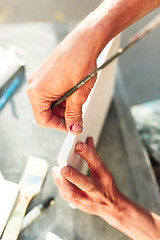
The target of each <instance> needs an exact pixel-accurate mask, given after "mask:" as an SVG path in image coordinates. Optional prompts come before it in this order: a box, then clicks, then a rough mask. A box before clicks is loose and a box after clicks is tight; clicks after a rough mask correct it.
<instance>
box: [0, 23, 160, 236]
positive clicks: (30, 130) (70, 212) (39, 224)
mask: <svg viewBox="0 0 160 240" xmlns="http://www.w3.org/2000/svg"><path fill="white" fill-rule="evenodd" d="M71 27H72V26H70V25H67V26H66V27H65V28H64V26H63V28H62V26H60V25H55V24H50V23H45V24H43V23H34V24H32V23H30V24H19V25H2V26H1V28H0V44H2V45H3V44H6V45H10V44H12V45H13V44H15V45H17V46H18V47H19V48H22V49H24V51H25V59H26V76H27V77H28V76H29V75H30V74H31V73H32V72H33V71H34V70H35V68H36V67H37V66H38V65H39V64H41V63H42V62H43V61H44V60H45V58H46V57H47V56H48V55H49V54H50V53H51V52H52V50H53V49H54V48H55V47H56V45H57V43H58V41H59V40H60V39H61V38H62V37H63V36H64V35H65V34H66V33H67V32H68V31H69V30H70V28H71ZM117 75H118V76H117V85H116V90H115V96H114V98H113V102H112V105H111V108H110V111H109V114H108V117H107V119H106V122H105V126H104V128H103V131H102V135H101V138H100V141H99V144H98V148H97V150H98V152H99V154H100V156H101V157H102V158H103V160H104V161H105V163H106V164H107V165H108V167H109V169H110V170H111V171H112V173H113V175H114V176H115V179H116V182H117V184H118V186H119V188H120V190H121V191H122V192H123V193H125V194H126V195H127V196H129V197H130V198H131V199H133V200H134V201H136V202H138V203H139V204H141V205H143V206H144V207H146V208H148V209H150V210H152V211H155V212H156V213H160V201H159V192H158V188H157V185H156V181H155V177H154V174H153V171H152V167H151V165H150V161H149V160H148V159H147V158H146V157H144V153H143V149H142V145H141V142H140V140H139V137H138V134H137V132H136V130H135V126H134V124H133V121H132V118H131V116H130V113H129V110H128V108H127V106H126V101H125V97H124V96H125V93H124V90H123V81H122V80H123V78H122V76H121V73H120V70H119V71H118V74H117ZM26 90H27V81H25V82H23V84H22V85H21V86H20V87H19V88H18V89H17V90H16V92H15V94H14V96H12V98H11V99H10V100H9V101H8V102H7V104H6V105H5V107H4V109H2V111H1V112H0V123H1V128H0V169H1V171H2V173H3V174H4V176H5V178H6V179H9V180H12V181H15V182H18V181H19V178H20V176H21V173H22V171H23V169H24V166H25V164H26V162H27V159H28V157H29V156H30V155H36V156H40V157H44V158H46V159H47V160H48V163H49V172H48V175H47V178H46V181H45V183H44V186H43V188H42V191H41V192H40V194H39V195H38V196H36V197H35V198H34V199H33V201H32V202H31V204H30V206H29V209H31V208H33V207H34V206H36V205H37V204H38V203H40V202H41V201H43V200H44V199H46V198H47V197H48V196H54V197H55V205H53V206H51V207H50V208H48V209H47V210H45V211H44V212H43V214H42V215H41V216H40V217H39V218H38V219H37V220H36V221H35V222H34V223H33V224H32V225H31V226H30V227H28V228H27V229H26V230H25V231H24V232H22V233H21V234H20V236H19V238H18V239H19V240H21V239H23V240H32V239H37V240H42V239H45V235H46V234H47V232H49V231H51V232H54V233H56V234H57V235H58V236H60V237H61V238H62V239H64V240H83V239H85V240H97V239H99V240H104V239H106V240H111V239H112V240H120V239H123V240H124V239H128V237H126V236H124V235H123V234H122V233H120V232H119V231H117V230H115V229H114V228H112V227H110V226H109V225H108V224H107V223H105V222H104V221H103V220H101V219H100V218H98V217H96V216H90V215H87V214H85V213H83V212H80V211H79V210H74V209H72V208H70V207H69V206H68V204H67V203H66V202H65V201H63V200H62V199H61V197H60V195H59V193H58V190H57V188H56V186H55V184H54V183H53V181H52V176H51V171H50V169H51V168H52V166H54V165H56V164H57V161H56V158H57V156H58V153H59V150H60V148H61V146H62V143H63V141H64V138H65V136H66V134H65V133H63V132H59V131H56V130H50V129H45V128H41V127H39V126H37V125H36V124H33V123H32V121H33V118H34V117H33V114H32V109H31V106H30V104H29V101H28V98H27V94H26Z"/></svg>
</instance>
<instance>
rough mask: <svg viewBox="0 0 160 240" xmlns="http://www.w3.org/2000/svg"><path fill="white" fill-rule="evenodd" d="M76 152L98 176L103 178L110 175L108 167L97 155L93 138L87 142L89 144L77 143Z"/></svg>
mask: <svg viewBox="0 0 160 240" xmlns="http://www.w3.org/2000/svg"><path fill="white" fill-rule="evenodd" d="M75 151H76V153H77V154H78V155H80V156H81V157H82V158H83V159H84V160H85V161H86V162H87V163H88V166H89V168H90V170H91V171H93V172H94V173H95V174H96V176H98V177H100V178H103V177H104V176H106V174H108V173H109V172H108V169H107V167H106V166H105V164H104V163H103V161H102V160H101V159H100V157H99V156H98V154H97V153H96V150H95V148H94V144H93V139H92V138H89V139H88V140H87V144H85V143H82V142H81V143H77V144H76V147H75Z"/></svg>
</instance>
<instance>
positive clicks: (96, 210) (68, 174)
mask: <svg viewBox="0 0 160 240" xmlns="http://www.w3.org/2000/svg"><path fill="white" fill-rule="evenodd" d="M75 150H76V153H78V154H79V155H80V156H81V157H82V158H84V159H85V161H86V162H87V163H88V166H89V168H90V170H91V177H88V176H85V175H83V174H82V173H80V172H78V171H77V170H76V169H74V168H73V167H70V166H66V167H64V168H63V169H62V170H61V171H60V172H59V168H58V167H54V168H53V172H52V173H53V178H54V181H55V183H56V185H57V187H58V189H59V192H60V194H61V196H62V197H63V198H64V199H65V200H66V201H67V202H69V203H70V204H72V205H73V206H75V207H76V208H77V209H80V210H82V211H84V212H87V213H89V214H94V215H98V216H100V217H102V218H104V215H105V220H107V219H108V220H107V221H108V222H110V223H111V221H112V220H113V219H114V218H115V216H116V217H117V214H118V211H119V207H120V201H121V193H120V191H119V190H118V188H117V186H116V183H115V181H114V178H113V176H112V174H111V172H110V171H109V170H108V168H107V167H106V165H105V164H104V163H103V162H102V160H101V159H100V157H99V156H98V155H97V153H96V150H95V147H94V144H93V139H92V138H91V137H90V138H88V139H87V142H86V144H84V143H77V145H76V148H75ZM106 212H107V214H106ZM104 213H105V214H104Z"/></svg>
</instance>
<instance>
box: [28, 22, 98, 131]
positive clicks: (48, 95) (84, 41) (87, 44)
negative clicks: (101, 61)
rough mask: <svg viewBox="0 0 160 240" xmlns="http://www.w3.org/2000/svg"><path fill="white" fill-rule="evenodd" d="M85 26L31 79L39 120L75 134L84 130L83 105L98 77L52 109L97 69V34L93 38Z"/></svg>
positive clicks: (75, 32) (69, 36) (66, 40)
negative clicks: (53, 107)
mask: <svg viewBox="0 0 160 240" xmlns="http://www.w3.org/2000/svg"><path fill="white" fill-rule="evenodd" d="M81 25H82V24H81ZM81 28H82V26H81V27H80V26H78V27H77V28H76V29H75V30H74V31H73V32H71V33H70V34H69V35H68V36H67V37H66V38H65V39H64V40H63V41H62V42H61V43H60V44H59V45H58V47H57V48H56V49H55V51H54V52H53V54H52V55H51V56H50V57H49V58H48V59H47V60H46V61H45V63H44V64H43V65H42V66H41V67H40V68H39V69H38V70H37V71H36V72H35V73H34V74H33V75H32V76H31V77H30V79H29V80H28V82H29V88H28V96H29V99H30V102H31V105H32V108H33V112H34V116H35V120H36V122H37V123H38V124H39V125H41V126H43V127H48V128H55V129H59V130H63V131H70V132H71V133H73V134H79V133H81V131H82V127H83V126H82V125H83V123H82V105H83V103H84V102H85V101H86V99H87V97H88V95H89V93H90V91H91V89H92V87H93V85H94V83H95V80H96V78H95V77H94V78H93V79H91V80H90V81H89V82H88V83H87V84H85V86H83V87H82V88H81V89H79V90H78V91H76V92H75V93H74V94H73V95H71V96H70V97H69V98H68V99H67V100H66V101H65V102H63V103H62V104H60V105H59V106H57V107H56V108H55V109H53V110H51V104H52V102H55V101H57V100H58V99H59V98H60V97H61V96H63V95H64V94H65V93H66V92H67V91H68V90H70V89H71V88H72V87H73V86H75V85H76V84H77V83H78V82H80V81H81V80H82V79H83V78H84V77H86V76H87V75H88V74H89V73H90V72H91V71H93V70H94V69H95V68H96V59H97V56H98V50H97V47H96V45H97V46H98V44H97V41H96V37H94V40H95V41H93V36H92V35H93V34H91V33H90V32H89V31H87V29H86V31H85V30H84V29H83V31H82V30H81Z"/></svg>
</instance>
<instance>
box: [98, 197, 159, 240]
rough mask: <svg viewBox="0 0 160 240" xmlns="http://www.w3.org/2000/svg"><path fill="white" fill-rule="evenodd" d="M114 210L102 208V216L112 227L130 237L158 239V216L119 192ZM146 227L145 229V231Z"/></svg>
mask: <svg viewBox="0 0 160 240" xmlns="http://www.w3.org/2000/svg"><path fill="white" fill-rule="evenodd" d="M113 209H114V211H111V212H110V213H109V210H108V209H104V211H103V214H101V216H100V217H101V218H103V219H104V220H105V221H106V222H107V223H108V224H110V225H111V226H112V227H114V228H116V229H118V230H119V231H121V232H123V233H124V234H126V235H127V236H129V237H130V238H131V239H136V240H141V239H143V240H150V239H155V240H158V239H160V217H159V216H158V215H156V214H154V213H152V212H149V211H148V210H146V209H144V208H143V207H141V206H139V205H138V204H136V203H134V202H133V201H131V200H130V199H129V198H127V197H126V196H125V195H123V194H122V193H120V194H119V197H118V200H117V205H115V206H114V208H113ZM146 229H147V231H146Z"/></svg>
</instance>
